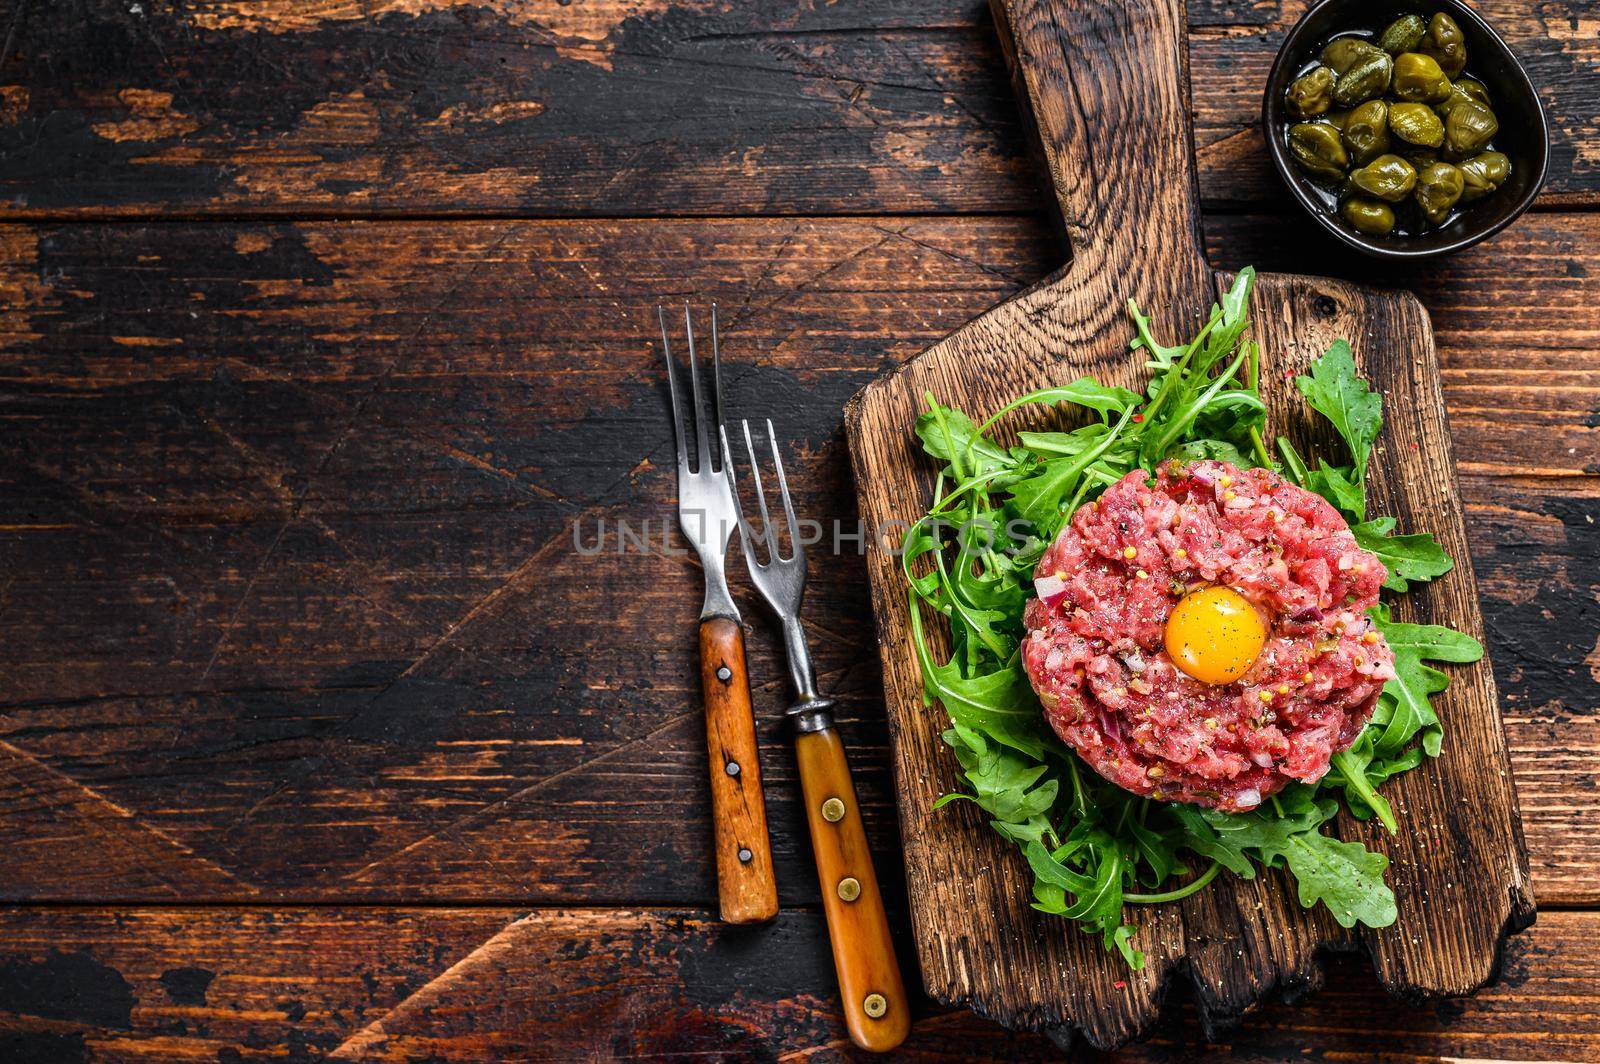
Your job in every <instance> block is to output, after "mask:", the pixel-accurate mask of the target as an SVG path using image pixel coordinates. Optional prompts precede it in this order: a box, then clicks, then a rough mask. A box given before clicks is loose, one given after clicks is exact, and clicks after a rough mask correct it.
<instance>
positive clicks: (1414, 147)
mask: <svg viewBox="0 0 1600 1064" xmlns="http://www.w3.org/2000/svg"><path fill="white" fill-rule="evenodd" d="M1394 153H1395V154H1396V155H1398V156H1400V158H1402V159H1404V160H1405V161H1406V162H1408V163H1410V164H1411V165H1412V166H1415V167H1416V168H1417V169H1418V170H1421V169H1422V168H1423V167H1424V166H1431V165H1432V164H1434V163H1436V162H1438V161H1439V150H1438V149H1437V148H1424V147H1422V146H1421V145H1418V144H1407V143H1406V142H1405V141H1403V140H1402V141H1397V142H1396V143H1395V145H1394Z"/></svg>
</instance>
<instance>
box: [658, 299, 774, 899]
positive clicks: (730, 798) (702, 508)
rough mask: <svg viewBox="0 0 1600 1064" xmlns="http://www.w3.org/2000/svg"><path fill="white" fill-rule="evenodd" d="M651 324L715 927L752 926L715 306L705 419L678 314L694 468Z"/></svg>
mask: <svg viewBox="0 0 1600 1064" xmlns="http://www.w3.org/2000/svg"><path fill="white" fill-rule="evenodd" d="M656 316H657V317H658V318H659V319H660V321H661V347H662V351H663V352H664V353H665V355H666V360H667V389H668V391H669V393H670V394H671V397H672V431H673V437H674V439H675V440H676V442H677V451H678V524H679V526H680V527H681V528H682V529H683V534H684V536H685V537H686V538H687V539H688V540H689V542H690V543H691V544H692V545H693V546H694V549H695V552H696V553H697V554H699V555H700V567H701V569H702V570H703V571H704V573H705V581H706V594H705V602H704V604H703V605H702V607H701V610H700V690H701V692H702V694H703V695H704V699H705V710H706V747H707V750H708V752H709V754H710V758H711V820H712V825H713V828H714V832H715V837H716V860H717V896H718V900H719V902H720V905H721V911H722V919H723V920H724V921H725V922H726V923H730V924H750V923H759V922H760V921H762V920H770V919H771V918H772V917H773V916H775V915H777V912H778V883H777V880H776V879H775V878H774V876H773V871H772V848H771V844H770V842H769V841H768V839H767V807H766V802H765V800H764V799H763V797H762V793H761V759H760V757H759V756H758V753H757V750H756V730H755V720H754V718H753V716H752V714H751V710H750V678H749V675H748V674H747V673H746V671H745V658H744V629H743V628H741V627H740V623H739V610H738V608H737V607H736V606H734V604H733V597H732V596H731V595H729V593H728V579H727V575H726V572H725V561H726V555H727V550H728V539H729V538H730V537H731V536H732V535H733V526H734V524H735V523H736V522H737V519H738V513H739V511H738V509H737V507H736V506H735V505H734V501H733V492H732V489H731V487H730V486H729V483H728V481H727V478H726V477H724V476H723V472H724V471H723V469H721V468H718V466H719V465H721V464H723V463H722V461H721V459H722V456H721V454H720V453H717V454H713V451H715V450H716V448H715V446H714V445H713V444H712V442H711V433H710V432H709V431H708V428H707V422H708V421H709V420H711V419H712V417H713V416H714V418H715V423H716V432H717V434H718V436H719V437H720V436H721V435H722V434H723V433H722V358H721V352H720V350H719V348H718V342H717V307H716V304H714V303H713V304H712V306H711V369H712V401H713V406H714V410H713V411H708V410H707V408H706V403H705V401H704V397H703V396H702V395H701V390H700V367H699V365H698V363H697V362H696V360H695V353H694V324H693V322H692V321H691V320H690V317H689V305H688V304H687V303H685V304H684V306H683V329H684V335H685V337H686V339H687V340H688V347H689V388H690V392H691V395H692V396H693V400H694V407H693V410H692V414H693V422H694V452H695V455H694V456H695V462H694V465H693V466H692V467H691V466H690V464H689V447H688V437H687V435H686V434H685V432H684V414H683V402H682V398H681V396H680V395H679V393H678V375H677V370H676V368H675V366H674V363H673V358H672V342H671V341H670V340H669V339H668V337H667V316H666V312H665V311H663V310H662V309H661V307H659V306H658V307H656Z"/></svg>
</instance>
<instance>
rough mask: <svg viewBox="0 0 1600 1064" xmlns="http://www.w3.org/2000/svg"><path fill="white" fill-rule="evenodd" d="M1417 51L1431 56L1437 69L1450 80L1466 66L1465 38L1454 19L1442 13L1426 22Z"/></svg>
mask: <svg viewBox="0 0 1600 1064" xmlns="http://www.w3.org/2000/svg"><path fill="white" fill-rule="evenodd" d="M1417 51H1419V52H1421V53H1422V54H1424V55H1431V56H1433V58H1434V59H1435V60H1437V61H1438V63H1439V69H1441V70H1443V71H1444V72H1445V74H1447V75H1449V76H1450V77H1452V78H1453V77H1455V76H1456V75H1457V74H1459V73H1461V70H1462V68H1463V67H1465V66H1466V65H1467V38H1466V37H1465V36H1463V35H1462V33H1461V27H1460V26H1457V25H1456V22H1455V19H1453V18H1451V17H1450V16H1449V15H1446V14H1445V13H1444V12H1443V11H1441V12H1439V13H1438V14H1437V15H1435V16H1433V18H1431V19H1429V20H1428V29H1427V32H1426V33H1424V34H1423V35H1422V40H1421V41H1420V42H1419V43H1418V44H1417Z"/></svg>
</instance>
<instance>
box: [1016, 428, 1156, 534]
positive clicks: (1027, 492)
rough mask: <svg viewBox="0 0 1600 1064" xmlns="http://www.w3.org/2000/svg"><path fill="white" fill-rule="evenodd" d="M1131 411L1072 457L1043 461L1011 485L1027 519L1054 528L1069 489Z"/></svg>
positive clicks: (1019, 506)
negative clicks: (1089, 445)
mask: <svg viewBox="0 0 1600 1064" xmlns="http://www.w3.org/2000/svg"><path fill="white" fill-rule="evenodd" d="M1131 416H1132V414H1131V412H1130V411H1124V412H1123V415H1122V419H1121V420H1120V421H1118V422H1117V423H1116V425H1115V426H1114V427H1113V428H1112V430H1111V431H1110V432H1108V433H1106V434H1105V436H1103V437H1101V439H1100V441H1099V442H1098V443H1096V444H1095V445H1094V446H1093V447H1090V448H1089V449H1088V450H1086V451H1084V452H1083V453H1082V454H1079V455H1076V456H1074V457H1072V458H1056V459H1052V460H1050V461H1048V462H1041V463H1040V464H1039V467H1038V471H1037V472H1036V473H1035V474H1034V475H1033V476H1032V477H1029V478H1027V479H1025V480H1020V481H1017V482H1016V483H1014V484H1012V485H1010V490H1011V501H1012V503H1013V504H1014V505H1015V506H1016V508H1017V512H1018V513H1020V514H1021V515H1022V517H1023V518H1024V519H1026V520H1028V521H1031V522H1033V524H1035V525H1038V526H1040V527H1041V528H1049V529H1050V530H1051V531H1054V527H1055V526H1056V525H1058V524H1059V523H1060V522H1059V519H1060V518H1061V517H1062V516H1064V515H1063V514H1062V513H1061V502H1062V500H1063V499H1064V498H1065V497H1066V496H1067V493H1068V492H1070V491H1073V490H1074V489H1075V488H1077V486H1078V483H1079V481H1080V479H1081V478H1082V476H1083V473H1084V470H1086V469H1088V468H1089V466H1090V465H1092V464H1093V463H1094V461H1095V460H1096V459H1097V458H1099V457H1100V456H1101V455H1102V454H1104V453H1105V452H1106V451H1107V450H1108V449H1109V448H1110V447H1111V445H1112V444H1113V443H1115V442H1116V439H1117V436H1118V435H1119V434H1120V433H1121V432H1122V429H1123V427H1124V426H1126V425H1127V424H1128V421H1129V419H1130V418H1131Z"/></svg>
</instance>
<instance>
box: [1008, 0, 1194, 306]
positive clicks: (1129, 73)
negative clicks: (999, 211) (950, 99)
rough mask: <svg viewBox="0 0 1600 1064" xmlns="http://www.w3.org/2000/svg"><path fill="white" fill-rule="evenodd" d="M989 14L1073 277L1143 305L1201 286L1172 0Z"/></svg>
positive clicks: (1041, 3) (1063, 4)
mask: <svg viewBox="0 0 1600 1064" xmlns="http://www.w3.org/2000/svg"><path fill="white" fill-rule="evenodd" d="M990 7H991V8H992V9H993V12H994V18H995V23H996V25H997V27H998V28H999V32H1000V41H1001V45H1002V47H1003V48H1004V50H1005V53H1006V59H1007V62H1008V63H1009V64H1010V66H1011V71H1012V76H1013V78H1014V79H1015V81H1016V88H1017V96H1018V99H1019V101H1021V102H1022V103H1023V105H1024V106H1025V108H1026V109H1027V110H1028V111H1029V112H1031V117H1032V119H1033V122H1034V125H1035V127H1036V129H1037V132H1038V135H1039V143H1040V146H1041V147H1042V149H1043V152H1044V162H1045V168H1046V170H1047V172H1048V173H1049V175H1050V181H1051V184H1052V185H1053V186H1054V189H1055V194H1056V201H1057V203H1058V204H1059V206H1060V209H1061V216H1062V221H1063V222H1064V223H1065V224H1066V229H1067V235H1068V238H1069V239H1070V241H1071V244H1072V254H1073V265H1072V270H1073V272H1074V274H1076V275H1078V276H1105V277H1106V278H1107V279H1108V281H1110V283H1112V284H1114V285H1115V286H1116V287H1117V289H1118V290H1119V291H1121V292H1123V293H1124V299H1125V298H1126V296H1127V295H1135V296H1137V297H1138V298H1139V299H1140V301H1141V302H1142V303H1145V305H1146V306H1149V305H1151V304H1150V303H1149V302H1146V300H1151V301H1156V300H1159V299H1160V298H1161V297H1163V296H1166V295H1170V294H1173V293H1179V292H1187V293H1194V292H1198V291H1201V290H1203V289H1205V288H1207V287H1208V286H1207V283H1206V282H1207V276H1208V275H1207V272H1206V265H1205V246H1204V244H1203V243H1202V241H1201V236H1200V193H1199V186H1198V184H1197V182H1196V179H1195V164H1194V153H1193V150H1192V147H1191V143H1192V142H1191V135H1190V127H1189V67H1188V35H1187V25H1186V17H1185V13H1184V4H1183V0H990ZM1168 271H1171V273H1168ZM1163 274H1165V276H1163ZM1173 274H1176V276H1174V275H1173ZM1141 279H1143V280H1148V282H1149V283H1148V284H1143V283H1138V281H1139V280H1141ZM1130 282H1133V283H1130ZM1117 304H1118V306H1119V307H1120V306H1121V305H1122V300H1118V301H1117ZM1156 305H1159V303H1156Z"/></svg>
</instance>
